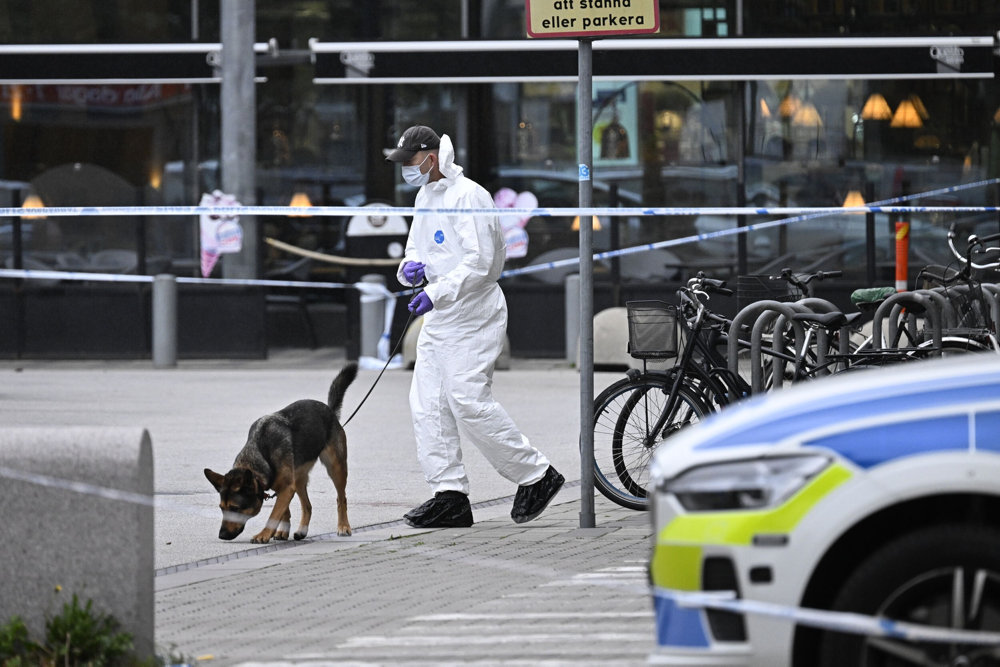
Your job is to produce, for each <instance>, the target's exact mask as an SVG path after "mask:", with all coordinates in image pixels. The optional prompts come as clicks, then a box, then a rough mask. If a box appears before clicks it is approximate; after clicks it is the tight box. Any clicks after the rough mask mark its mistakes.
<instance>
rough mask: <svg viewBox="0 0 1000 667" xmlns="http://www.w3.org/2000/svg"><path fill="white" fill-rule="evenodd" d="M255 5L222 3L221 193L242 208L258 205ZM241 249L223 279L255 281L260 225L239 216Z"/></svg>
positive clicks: (246, 0)
mask: <svg viewBox="0 0 1000 667" xmlns="http://www.w3.org/2000/svg"><path fill="white" fill-rule="evenodd" d="M255 5H256V3H255V2H254V0H220V5H219V10H220V22H221V26H220V31H221V33H222V84H221V90H220V97H221V106H222V113H221V116H222V165H221V166H222V190H223V192H225V193H226V194H231V195H233V196H235V197H236V200H237V201H239V202H240V203H241V204H243V205H244V206H253V205H255V204H256V203H257V196H256V182H255V170H256V164H257V97H256V91H255V90H254V74H255V70H256V68H255V66H254V65H255V63H254V51H253V45H254V24H255V22H254V11H255ZM240 224H241V225H242V226H243V250H242V251H241V252H239V253H234V254H230V255H226V256H225V257H224V258H223V260H222V275H223V277H224V278H250V279H253V278H257V277H258V275H257V274H258V253H259V244H258V242H257V222H256V220H255V219H254V218H253V217H251V216H240Z"/></svg>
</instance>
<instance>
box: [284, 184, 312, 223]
mask: <svg viewBox="0 0 1000 667" xmlns="http://www.w3.org/2000/svg"><path fill="white" fill-rule="evenodd" d="M288 205H289V206H294V207H296V208H309V207H310V206H312V202H311V201H310V200H309V195H307V194H306V193H305V192H302V191H301V190H300V191H299V192H296V193H295V194H293V195H292V201H290V202H288ZM288 217H290V218H311V217H312V216H311V215H310V214H308V213H289V214H288Z"/></svg>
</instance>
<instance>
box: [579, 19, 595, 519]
mask: <svg viewBox="0 0 1000 667" xmlns="http://www.w3.org/2000/svg"><path fill="white" fill-rule="evenodd" d="M577 57H578V61H579V79H580V82H579V85H578V86H577V88H578V91H579V93H578V95H579V99H578V101H577V105H576V106H577V110H576V126H577V139H578V143H577V155H578V157H579V161H580V166H579V169H580V208H590V207H591V205H592V202H593V195H594V182H593V181H592V180H591V165H592V163H593V153H594V145H593V134H594V129H593V125H594V120H593V117H592V116H591V114H592V113H593V109H592V106H593V70H592V62H593V46H592V44H591V41H590V40H587V39H581V40H580V48H579V53H578V54H577ZM593 247H594V218H593V216H591V215H580V527H581V528H593V527H594V252H593Z"/></svg>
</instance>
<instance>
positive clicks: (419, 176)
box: [403, 153, 431, 188]
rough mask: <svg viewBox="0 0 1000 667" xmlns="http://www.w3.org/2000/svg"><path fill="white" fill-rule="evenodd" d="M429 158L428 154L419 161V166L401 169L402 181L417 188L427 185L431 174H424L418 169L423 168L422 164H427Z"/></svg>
mask: <svg viewBox="0 0 1000 667" xmlns="http://www.w3.org/2000/svg"><path fill="white" fill-rule="evenodd" d="M429 157H430V153H428V154H427V157H425V158H424V159H423V160H421V161H420V164H418V165H414V166H412V167H403V180H404V181H406V182H407V183H409V184H410V185H412V186H414V187H417V188H419V187H420V186H421V185H427V183H428V182H429V181H430V180H431V172H430V171H428V172H427V173H426V174H424V173H422V172H421V171H420V167H422V166H423V164H424V162H427V158H429Z"/></svg>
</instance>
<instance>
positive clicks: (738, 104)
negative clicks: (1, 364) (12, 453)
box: [0, 0, 1000, 281]
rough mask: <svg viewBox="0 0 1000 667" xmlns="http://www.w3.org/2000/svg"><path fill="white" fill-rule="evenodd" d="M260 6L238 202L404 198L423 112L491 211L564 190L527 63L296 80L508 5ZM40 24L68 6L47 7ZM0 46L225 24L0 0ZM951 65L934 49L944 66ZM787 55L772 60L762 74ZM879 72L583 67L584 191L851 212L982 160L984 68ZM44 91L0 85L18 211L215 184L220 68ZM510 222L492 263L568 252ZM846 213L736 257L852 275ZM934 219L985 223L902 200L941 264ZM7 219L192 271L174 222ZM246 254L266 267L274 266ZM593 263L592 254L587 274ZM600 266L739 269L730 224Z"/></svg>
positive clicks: (298, 223)
mask: <svg viewBox="0 0 1000 667" xmlns="http://www.w3.org/2000/svg"><path fill="white" fill-rule="evenodd" d="M256 7H257V10H256V39H257V41H258V42H261V43H263V42H268V41H269V40H273V42H274V43H275V44H277V47H278V49H277V54H276V55H275V54H272V55H271V56H265V55H260V56H258V61H257V62H258V69H257V72H258V76H260V77H265V78H266V80H265V81H263V82H261V83H258V85H257V110H256V112H257V132H258V134H257V146H256V150H257V183H256V187H257V203H259V204H281V205H283V204H287V203H289V202H290V201H291V199H292V197H293V195H295V194H296V193H304V194H306V195H307V196H308V199H309V201H310V202H311V203H313V204H327V205H339V204H351V205H359V204H364V203H369V202H382V203H392V204H397V205H408V204H409V203H411V202H412V197H413V194H414V191H413V190H412V189H410V188H408V187H406V186H404V185H402V184H401V183H400V181H399V175H398V173H396V171H398V170H396V171H394V170H393V169H391V168H390V166H389V165H387V164H385V163H384V161H383V160H382V157H381V148H383V147H385V146H389V145H391V144H392V143H393V142H394V140H395V138H396V137H397V136H398V134H399V133H400V132H401V131H402V130H403V129H405V127H407V126H409V125H411V124H414V123H426V124H429V125H433V126H434V127H436V128H438V129H439V130H440V131H442V132H447V133H448V134H450V135H451V136H452V137H453V138H454V139H455V141H456V145H457V148H458V162H459V163H460V164H463V165H464V166H465V167H466V171H467V173H468V174H469V175H470V176H471V177H473V178H474V179H476V180H477V181H479V182H481V183H482V184H483V185H485V186H486V187H487V188H488V189H489V190H490V192H491V193H493V194H494V195H495V196H496V197H497V200H498V205H509V206H513V205H519V206H520V205H523V204H524V203H525V202H537V205H538V206H548V207H555V206H559V207H562V206H573V205H575V203H576V201H577V192H578V182H577V178H576V171H577V167H576V164H577V158H576V86H575V84H574V83H573V82H572V81H565V80H554V79H552V80H532V77H533V75H534V74H535V73H536V72H535V70H536V69H537V67H538V66H539V65H538V63H537V62H535V61H531V60H525V61H523V63H522V64H521V65H522V66H523V71H522V72H521V73H520V79H516V78H515V79H510V78H508V79H504V80H495V81H489V80H482V81H473V82H447V81H446V82H441V83H428V82H425V81H423V80H422V79H421V78H422V77H426V78H427V79H428V80H431V79H433V77H434V76H435V74H436V71H437V70H438V69H439V67H444V66H445V65H452V66H453V65H454V62H451V63H449V61H454V60H455V59H462V58H464V57H466V56H464V55H463V54H462V53H461V52H455V51H448V52H445V51H442V52H440V53H439V54H437V55H436V57H437V58H438V60H437V63H438V67H435V66H434V65H426V66H424V67H425V71H421V72H416V73H410V74H408V75H407V76H410V77H411V78H413V79H414V81H413V82H405V81H402V82H400V81H396V82H392V83H386V84H372V83H364V84H358V85H350V84H344V83H341V84H340V85H325V84H322V83H317V82H316V81H315V78H316V72H315V69H314V63H313V59H312V55H311V52H310V50H309V48H310V47H309V45H310V40H313V39H315V40H319V41H320V42H366V41H373V42H389V41H403V42H409V43H412V44H413V48H414V50H420V51H425V52H426V51H429V52H432V53H433V52H434V50H435V42H444V41H448V42H454V41H467V42H468V43H470V44H472V43H474V42H475V41H477V40H524V39H525V29H524V7H525V3H524V2H523V0H516V1H515V0H482V1H481V2H472V1H471V0H454V1H452V2H446V3H426V2H417V1H416V0H369V1H368V2H364V3H357V2H348V1H347V0H326V1H320V0H297V1H287V0H257V3H256ZM53 15H58V16H61V17H66V18H67V20H66V21H63V20H60V21H49V20H47V19H48V17H51V16H53ZM998 25H1000V9H998V8H997V5H996V3H995V2H987V1H986V0H954V1H952V2H930V0H865V1H861V2H848V1H847V0H807V1H805V2H802V1H795V2H791V1H785V0H768V1H767V2H741V3H737V2H731V1H730V2H714V3H708V2H687V1H673V2H667V1H664V2H661V26H662V30H661V33H660V34H659V35H656V37H657V38H678V39H689V38H716V37H718V38H736V37H740V36H743V37H845V36H851V37H860V36H876V37H885V36H905V35H924V36H927V35H941V34H947V35H983V34H986V33H988V32H989V30H988V29H986V28H984V26H993V27H994V28H995V27H996V26H998ZM886 26H888V31H887V30H886ZM0 36H2V38H3V41H4V43H6V44H8V45H18V44H24V45H30V44H94V43H101V44H116V43H118V44H143V43H191V42H206V43H211V42H217V41H218V40H219V2H218V0H215V1H207V0H155V1H152V2H150V1H148V0H144V1H142V2H139V1H138V0H133V1H127V2H117V3H106V2H98V1H96V0H95V1H89V0H88V1H85V2H80V1H75V2H72V3H71V2H68V1H65V2H58V1H56V0H45V1H41V0H33V1H32V2H28V1H26V0H7V1H6V2H3V3H0ZM404 55H405V54H404ZM952 55H954V54H952ZM948 56H949V54H947V53H943V54H942V61H943V62H945V64H947V62H946V61H948ZM123 57H128V56H123ZM477 57H478V56H477ZM701 57H702V58H703V59H705V60H711V59H712V58H713V55H712V53H710V52H708V51H706V52H704V53H703V55H702V56H701ZM421 62H425V61H421ZM781 65H782V64H781V63H777V64H774V66H773V68H774V70H775V72H774V74H775V75H776V76H780V73H781V72H780V70H781ZM874 67H875V73H874V74H872V75H871V76H852V77H844V78H825V77H813V78H810V77H801V76H795V77H792V76H790V77H788V78H775V77H774V76H770V75H767V74H768V73H767V72H762V75H761V77H760V78H758V79H754V78H750V79H747V78H746V77H743V78H733V79H732V80H726V78H725V77H718V76H713V77H706V78H704V79H702V80H694V79H690V78H680V77H679V78H678V79H677V80H657V79H656V78H655V77H650V76H647V77H637V78H635V79H632V80H628V79H616V80H609V79H603V80H596V81H595V83H594V91H595V97H594V149H595V150H594V165H593V166H594V178H595V181H594V184H595V199H594V203H595V205H596V206H619V205H620V206H679V207H695V206H737V205H744V204H746V205H752V206H758V207H768V206H809V207H812V206H840V205H841V204H842V203H843V202H844V200H845V198H846V197H847V195H848V194H849V193H850V192H852V191H858V192H859V193H860V194H861V195H862V196H863V198H864V199H865V200H866V201H869V202H870V201H887V200H892V199H894V198H899V197H904V196H907V195H914V194H918V193H925V192H931V191H934V192H936V191H938V190H941V189H944V188H951V187H953V186H964V185H969V184H973V183H976V182H979V181H982V180H985V179H988V178H993V177H996V176H998V175H1000V173H998V172H1000V111H998V109H1000V92H998V86H997V84H996V81H995V80H994V79H992V78H963V77H960V76H957V75H956V76H954V77H949V76H941V77H924V78H918V77H913V78H905V77H900V78H893V77H885V76H881V75H879V74H878V72H877V69H878V65H877V63H876V64H875V65H874ZM51 81H53V82H49V80H36V81H28V80H25V81H21V82H16V81H14V80H13V79H11V80H10V81H9V82H7V83H4V84H3V85H0V110H2V117H0V197H2V199H0V205H4V206H18V205H20V204H21V203H22V202H24V201H25V200H26V199H27V198H28V197H29V196H30V195H35V196H37V197H39V198H40V199H41V201H42V202H43V203H44V204H45V205H49V206H71V205H73V206H81V205H83V206H87V205H128V204H147V205H157V204H180V205H190V204H196V203H197V202H198V201H199V199H200V196H201V193H203V192H207V191H211V190H212V189H214V188H217V187H219V149H220V145H219V144H220V142H219V126H220V123H221V122H223V119H222V118H221V111H220V102H219V89H218V84H217V83H170V82H158V83H151V82H142V81H137V82H135V83H122V82H100V83H88V82H86V81H76V82H73V83H60V82H58V78H56V79H51ZM996 193H997V189H996V187H995V186H988V187H987V186H980V187H969V188H968V189H962V190H958V191H955V192H948V193H937V194H934V195H933V196H932V197H924V198H921V199H919V200H918V201H920V202H922V203H927V204H937V205H944V204H966V205H982V204H994V203H996V201H997V194H996ZM519 197H520V198H519ZM769 219H773V217H770V218H765V217H754V218H752V219H749V220H747V221H746V222H750V223H755V222H760V221H762V220H769ZM518 222H519V224H522V225H523V227H524V230H525V232H526V233H527V244H526V246H521V245H519V246H518V252H515V253H512V256H511V258H510V265H509V266H510V267H518V266H524V265H527V264H530V263H532V262H537V261H540V260H541V259H547V258H552V257H559V256H562V255H571V254H573V253H574V252H575V249H576V248H577V247H578V240H577V234H578V232H577V231H576V228H575V224H574V221H573V220H572V219H553V218H533V219H530V220H527V221H518ZM865 222H866V221H865V216H863V215H839V216H827V217H825V218H822V219H817V220H815V221H809V222H805V223H802V224H795V225H791V226H788V227H780V228H770V229H767V230H761V231H755V232H751V233H750V234H748V235H747V243H746V262H747V264H746V266H745V267H742V268H745V269H746V270H749V271H751V272H766V271H768V270H771V269H774V268H777V267H780V266H793V267H796V268H799V269H803V270H804V269H807V268H810V267H812V268H825V269H834V268H838V269H843V270H845V271H846V272H848V273H851V274H853V275H854V277H856V278H858V279H864V278H865V273H866V265H865V261H866V251H865V231H866V227H865ZM953 222H958V223H960V224H962V225H964V227H966V228H968V229H970V230H971V229H980V228H989V229H991V230H992V229H995V228H996V226H997V219H996V216H995V215H982V216H965V217H962V218H956V217H955V216H942V215H936V216H931V215H925V216H914V219H913V220H912V225H913V227H912V229H913V231H912V235H911V238H912V245H913V252H914V253H915V256H916V259H915V260H913V262H911V263H915V264H922V263H925V260H926V261H927V262H929V261H943V259H944V258H945V252H944V251H945V249H946V248H945V247H944V245H943V234H945V233H946V231H947V228H948V226H949V225H950V224H951V223H953ZM22 224H23V234H24V239H23V243H24V247H23V249H24V257H25V261H29V260H30V261H31V262H33V263H34V264H33V265H37V266H52V267H57V268H62V267H66V268H71V267H77V266H87V267H94V266H99V265H100V262H105V268H107V269H108V270H120V271H135V270H139V271H143V270H144V272H150V273H152V272H155V271H161V270H167V271H173V272H175V273H178V274H181V275H184V274H186V275H192V274H195V273H197V271H198V266H199V265H198V260H197V251H198V236H197V229H196V221H194V220H193V219H191V218H177V219H170V218H150V219H148V220H137V219H129V218H117V219H101V218H81V219H68V218H60V219H50V220H24V221H23V223H22ZM599 224H600V229H599V230H598V231H597V232H596V234H595V247H596V249H598V250H606V249H609V248H611V247H627V246H632V245H637V244H643V243H651V242H658V241H665V240H669V239H675V238H680V237H686V236H690V235H692V234H695V233H705V232H712V231H717V230H720V229H726V228H730V227H733V226H736V225H737V224H739V221H738V220H736V219H735V218H725V217H720V216H713V215H699V216H686V217H664V218H632V219H629V218H617V217H616V218H608V219H602V220H600V221H599ZM893 225H894V220H891V219H889V218H888V216H884V215H880V216H877V219H876V257H875V261H876V262H877V264H878V276H877V277H878V278H879V279H883V278H885V277H887V276H886V272H887V271H888V270H889V269H888V267H889V266H890V265H891V262H892V259H893V245H892V234H893ZM346 227H347V220H346V219H338V218H291V217H290V218H270V219H264V220H262V221H261V232H262V234H263V235H265V236H269V237H274V238H278V239H280V240H283V241H286V242H289V243H293V244H295V245H298V246H301V247H304V248H308V249H318V250H323V251H325V252H329V253H334V254H342V253H345V252H346V251H347V244H346V241H347V239H346ZM12 233H13V227H12V225H11V223H10V222H9V221H8V222H6V223H3V222H0V256H2V257H3V258H4V260H5V261H6V262H7V264H8V265H10V264H11V262H12V248H13V245H12V243H13V242H12V236H11V235H12ZM126 251H128V252H131V253H132V254H131V255H129V254H128V252H126ZM521 251H523V253H522V252H521ZM265 253H266V256H265V257H263V258H261V259H262V261H261V267H260V274H261V275H262V276H263V275H267V273H268V272H269V271H272V270H274V269H276V268H277V267H278V266H279V265H280V264H282V262H284V261H285V260H287V259H288V258H287V256H286V255H280V254H278V253H276V252H274V251H270V250H267V251H265ZM137 264H139V265H138V266H137ZM663 267H666V269H664V268H663ZM607 268H609V267H605V266H604V265H601V266H598V267H597V271H598V279H599V280H600V279H602V275H603V272H604V270H605V269H607ZM618 268H620V270H621V279H622V280H625V281H629V280H634V281H649V280H655V279H657V273H656V272H657V271H658V270H664V271H665V274H664V275H665V276H667V277H669V276H679V275H682V274H683V273H684V272H689V271H692V270H697V269H706V270H712V271H717V272H720V273H723V274H728V275H731V274H732V273H733V272H735V271H736V270H737V269H738V268H741V267H738V266H737V243H736V241H735V237H734V236H727V237H723V238H718V239H713V240H709V241H705V242H701V243H698V244H686V245H683V246H677V247H674V248H670V249H669V250H661V251H656V252H655V254H651V255H646V256H642V255H635V256H633V257H631V258H629V259H627V260H623V262H622V266H621V267H618ZM314 270H315V272H316V273H314V275H313V276H312V277H314V278H317V277H318V278H321V279H324V280H329V279H336V278H337V277H338V271H341V270H340V269H338V268H336V267H335V266H334V265H330V266H323V267H318V266H314ZM535 279H536V280H542V281H545V280H547V278H545V277H542V275H541V274H539V277H538V278H535Z"/></svg>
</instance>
